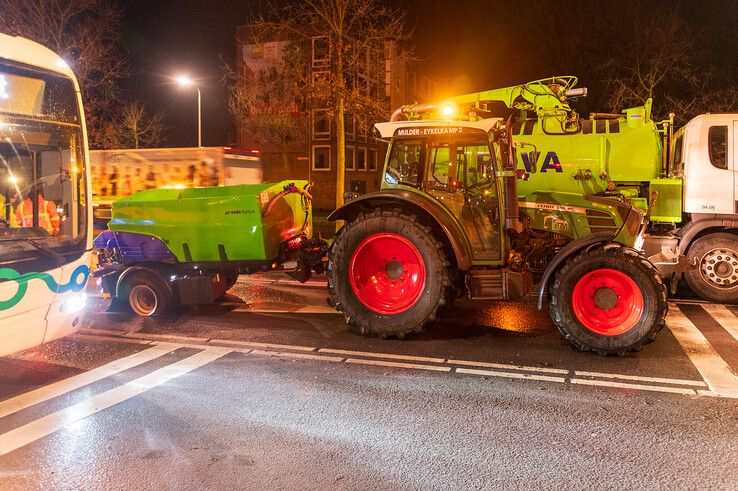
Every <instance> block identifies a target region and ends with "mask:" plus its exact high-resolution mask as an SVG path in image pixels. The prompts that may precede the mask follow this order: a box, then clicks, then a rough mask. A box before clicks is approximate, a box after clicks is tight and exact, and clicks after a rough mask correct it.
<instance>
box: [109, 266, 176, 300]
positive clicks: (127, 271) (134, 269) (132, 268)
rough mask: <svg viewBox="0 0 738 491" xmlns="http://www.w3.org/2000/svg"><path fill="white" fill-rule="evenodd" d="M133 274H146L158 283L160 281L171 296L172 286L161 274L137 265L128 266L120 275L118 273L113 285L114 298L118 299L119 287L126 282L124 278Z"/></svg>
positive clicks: (153, 269)
mask: <svg viewBox="0 0 738 491" xmlns="http://www.w3.org/2000/svg"><path fill="white" fill-rule="evenodd" d="M134 273H146V274H148V275H150V276H153V277H154V278H156V279H157V280H158V281H160V282H161V283H162V284H163V285H164V287H165V288H166V289H167V292H168V293H169V294H170V295H171V294H172V285H171V284H170V283H169V282H168V281H166V280H165V279H164V278H163V277H162V274H161V272H159V271H157V270H156V269H155V268H149V267H146V266H143V265H137V266H129V267H128V268H126V269H125V270H123V272H122V273H120V276H118V281H116V283H115V296H116V297H118V296H119V295H120V291H121V286H122V285H123V282H124V281H125V280H126V278H127V277H128V276H130V275H132V274H134Z"/></svg>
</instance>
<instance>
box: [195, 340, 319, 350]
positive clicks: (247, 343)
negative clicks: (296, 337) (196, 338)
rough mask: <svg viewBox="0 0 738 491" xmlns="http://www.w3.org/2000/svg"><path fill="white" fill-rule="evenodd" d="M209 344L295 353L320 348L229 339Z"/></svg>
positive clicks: (213, 341) (211, 341)
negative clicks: (284, 350) (291, 351)
mask: <svg viewBox="0 0 738 491" xmlns="http://www.w3.org/2000/svg"><path fill="white" fill-rule="evenodd" d="M208 344H211V345H212V344H216V345H233V346H248V347H250V348H268V349H275V350H283V349H286V350H293V351H316V350H317V349H318V348H312V347H310V346H297V345H294V344H272V343H257V342H254V341H235V340H233V341H232V340H229V339H211V340H210V341H209V342H208Z"/></svg>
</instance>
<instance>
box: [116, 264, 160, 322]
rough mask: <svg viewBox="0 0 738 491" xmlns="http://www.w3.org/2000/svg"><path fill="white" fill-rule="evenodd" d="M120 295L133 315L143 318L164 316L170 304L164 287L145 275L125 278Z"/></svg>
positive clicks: (133, 275) (139, 274) (158, 281)
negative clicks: (125, 299) (126, 301)
mask: <svg viewBox="0 0 738 491" xmlns="http://www.w3.org/2000/svg"><path fill="white" fill-rule="evenodd" d="M120 293H121V295H120V296H121V297H123V298H127V299H128V305H129V306H130V308H131V310H132V311H133V313H134V314H136V315H140V316H143V317H151V316H153V315H161V314H165V313H166V312H167V311H168V310H169V308H170V306H171V304H172V298H171V295H170V294H169V291H168V290H167V288H166V286H164V285H163V284H162V283H161V281H160V280H158V279H155V278H153V277H152V276H151V275H149V274H145V273H134V274H132V275H131V276H130V277H128V278H125V280H124V282H123V285H122V291H121V292H120Z"/></svg>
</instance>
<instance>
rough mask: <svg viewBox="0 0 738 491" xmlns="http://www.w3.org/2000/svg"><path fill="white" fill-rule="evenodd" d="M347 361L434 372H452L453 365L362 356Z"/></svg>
mask: <svg viewBox="0 0 738 491" xmlns="http://www.w3.org/2000/svg"><path fill="white" fill-rule="evenodd" d="M346 363H355V364H357V365H375V366H378V367H392V368H410V369H416V370H431V371H434V372H450V371H451V367H439V366H434V365H418V364H417V363H400V362H394V361H380V360H362V359H360V358H348V359H347V360H346Z"/></svg>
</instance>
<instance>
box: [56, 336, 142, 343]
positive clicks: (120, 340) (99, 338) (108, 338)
mask: <svg viewBox="0 0 738 491" xmlns="http://www.w3.org/2000/svg"><path fill="white" fill-rule="evenodd" d="M69 337H70V338H72V339H84V340H90V341H115V342H116V343H128V344H151V343H152V342H151V341H150V340H148V339H126V338H122V337H119V336H104V335H102V334H73V335H71V336H69Z"/></svg>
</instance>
